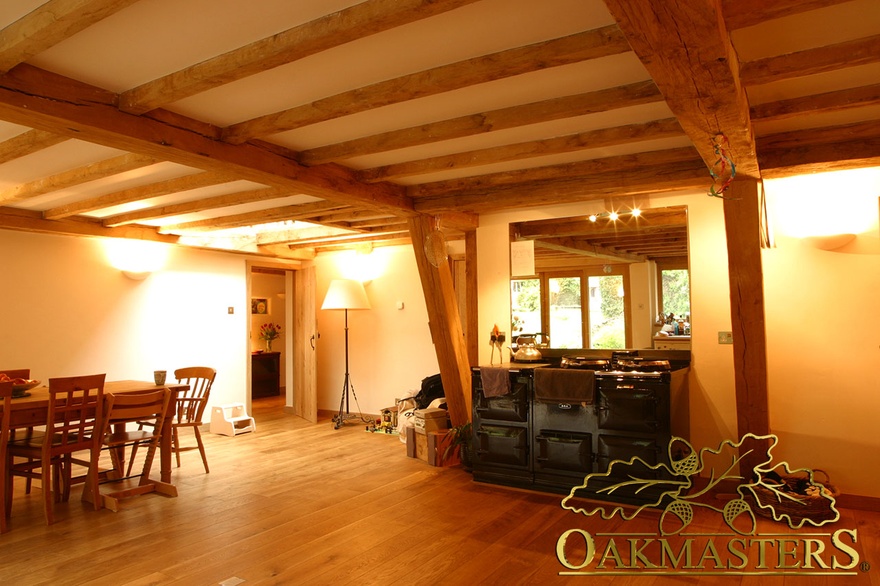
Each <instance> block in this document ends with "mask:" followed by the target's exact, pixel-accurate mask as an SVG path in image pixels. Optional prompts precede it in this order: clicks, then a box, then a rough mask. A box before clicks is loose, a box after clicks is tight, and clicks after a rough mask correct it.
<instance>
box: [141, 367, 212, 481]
mask: <svg viewBox="0 0 880 586" xmlns="http://www.w3.org/2000/svg"><path fill="white" fill-rule="evenodd" d="M174 376H175V378H177V382H178V383H180V384H185V385H188V387H189V388H187V389H186V390H180V391H178V393H177V401H176V403H175V411H174V413H175V414H174V419H173V420H172V422H171V432H172V435H171V438H172V439H171V441H172V446H173V449H174V454H175V456H176V458H177V467H178V468H179V467H180V452H185V451H188V450H195V449H198V450H199V453H200V454H201V455H202V463H203V464H204V465H205V472H206V473H207V472H210V470H209V469H208V458H207V456H206V455H205V446H204V444H203V443H202V434H201V432H200V431H199V426H201V425H202V415H203V414H204V413H205V407H207V405H208V397H209V396H210V394H211V387H212V386H213V384H214V378H215V377H216V376H217V371H216V370H214V369H213V368H211V367H208V366H189V367H186V368H178V369H177V370H175V371H174ZM139 423H141V425H140V426H139V427H141V428H142V427H145V426H147V425H149V423H148V422H139ZM187 427H188V428H190V429H192V430H193V433H194V434H195V439H196V445H194V446H181V445H180V429H181V428H187ZM136 450H137V446H135V448H134V449H133V450H132V454H131V458H132V461H133V460H134V456H135V452H136ZM128 474H131V463H129V467H128Z"/></svg>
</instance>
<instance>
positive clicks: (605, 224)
mask: <svg viewBox="0 0 880 586" xmlns="http://www.w3.org/2000/svg"><path fill="white" fill-rule="evenodd" d="M673 226H687V208H686V207H685V206H670V207H667V208H661V209H657V210H655V209H647V210H642V215H640V216H639V217H632V216H629V217H622V218H620V219H618V220H617V221H613V222H612V221H605V219H604V218H603V219H602V221H596V222H591V221H590V220H589V219H586V218H583V219H574V218H572V219H567V220H565V219H563V220H560V219H554V220H532V221H529V222H518V223H514V224H512V225H511V229H512V231H513V233H514V234H516V236H517V237H518V238H557V237H565V236H600V235H603V234H608V235H618V234H621V233H624V234H625V233H629V232H639V233H642V232H644V231H646V230H665V229H667V228H669V227H673Z"/></svg>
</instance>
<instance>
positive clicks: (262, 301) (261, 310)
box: [251, 297, 269, 315]
mask: <svg viewBox="0 0 880 586" xmlns="http://www.w3.org/2000/svg"><path fill="white" fill-rule="evenodd" d="M251 313H253V314H257V315H269V300H268V299H267V298H265V297H251Z"/></svg>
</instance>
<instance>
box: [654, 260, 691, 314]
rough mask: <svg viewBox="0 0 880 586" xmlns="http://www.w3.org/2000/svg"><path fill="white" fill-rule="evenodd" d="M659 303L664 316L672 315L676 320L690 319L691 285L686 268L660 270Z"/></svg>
mask: <svg viewBox="0 0 880 586" xmlns="http://www.w3.org/2000/svg"><path fill="white" fill-rule="evenodd" d="M660 303H661V305H662V308H663V315H664V316H668V315H669V314H670V313H672V314H674V315H675V317H676V318H678V317H681V318H689V317H690V313H691V283H690V273H689V272H688V270H687V269H686V268H661V269H660ZM688 321H690V320H688Z"/></svg>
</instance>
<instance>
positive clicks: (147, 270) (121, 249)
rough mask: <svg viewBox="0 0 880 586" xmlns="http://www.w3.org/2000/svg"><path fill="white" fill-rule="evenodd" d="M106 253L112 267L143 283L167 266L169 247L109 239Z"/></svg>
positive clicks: (152, 243) (151, 243)
mask: <svg viewBox="0 0 880 586" xmlns="http://www.w3.org/2000/svg"><path fill="white" fill-rule="evenodd" d="M104 251H105V252H106V254H107V258H108V260H109V261H110V265H111V266H112V267H114V268H116V269H119V270H120V271H121V272H122V274H123V275H125V276H126V277H128V278H129V279H133V280H135V281H143V280H144V279H146V278H147V277H149V276H150V275H151V274H152V273H153V272H155V271H158V270H159V269H161V268H162V267H163V266H164V265H165V260H166V258H167V256H168V246H167V245H164V244H161V243H158V242H149V241H144V240H126V239H123V238H108V239H107V240H105V241H104Z"/></svg>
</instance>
